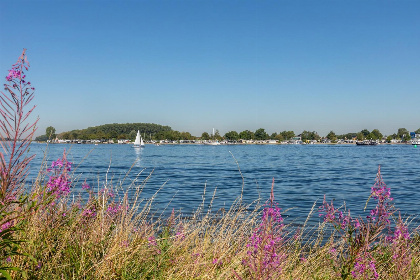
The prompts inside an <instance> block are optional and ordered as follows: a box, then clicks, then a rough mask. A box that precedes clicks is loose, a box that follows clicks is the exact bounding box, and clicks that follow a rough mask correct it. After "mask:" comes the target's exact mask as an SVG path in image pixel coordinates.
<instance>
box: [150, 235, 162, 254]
mask: <svg viewBox="0 0 420 280" xmlns="http://www.w3.org/2000/svg"><path fill="white" fill-rule="evenodd" d="M147 240H148V241H149V246H150V247H151V248H153V250H154V251H155V253H156V254H160V253H161V251H160V249H159V247H158V244H157V241H156V238H155V237H154V236H153V235H151V236H149V237H148V238H147Z"/></svg>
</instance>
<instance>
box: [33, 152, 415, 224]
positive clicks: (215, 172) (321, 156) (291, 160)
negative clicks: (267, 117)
mask: <svg viewBox="0 0 420 280" xmlns="http://www.w3.org/2000/svg"><path fill="white" fill-rule="evenodd" d="M46 149H47V146H46V145H45V144H33V145H32V148H31V153H35V154H37V156H36V158H35V160H34V161H33V162H32V163H31V176H32V177H31V178H33V176H35V174H36V173H37V171H38V170H39V167H40V163H41V160H42V158H43V152H44V151H45V150H46ZM64 149H66V150H67V151H70V152H69V156H68V159H69V160H70V161H72V162H74V163H75V165H78V164H79V163H80V162H81V161H82V159H83V158H84V157H85V156H86V155H87V154H88V153H89V152H90V154H89V155H88V157H87V158H86V159H85V160H84V161H83V162H82V163H81V164H80V166H79V167H78V169H77V170H76V172H75V175H76V176H77V178H78V181H77V182H76V183H75V189H76V191H79V190H80V188H81V183H82V182H83V181H84V180H85V179H86V180H87V181H88V182H89V183H90V184H91V185H93V186H94V188H95V190H96V189H99V188H102V187H103V186H104V184H105V178H107V179H108V183H110V181H111V180H112V183H113V185H114V186H116V185H118V184H120V182H121V181H122V179H123V178H124V177H125V175H126V173H127V171H128V170H129V169H130V166H132V165H133V163H134V166H133V168H132V170H131V172H130V173H129V175H128V176H127V179H125V181H124V183H123V189H124V188H125V189H126V188H127V187H128V186H129V185H130V183H131V182H132V181H133V180H134V179H135V177H136V175H137V174H138V173H139V172H140V171H142V170H144V169H145V170H144V171H143V173H142V174H141V175H140V176H139V179H138V183H140V182H141V181H142V180H143V179H145V178H146V177H147V175H148V174H149V173H150V172H151V171H152V170H153V174H152V176H151V178H150V179H149V181H148V182H147V184H146V186H145V189H144V191H143V193H142V196H143V197H144V198H150V197H151V196H152V195H153V194H154V193H155V192H156V191H157V190H158V189H159V188H160V187H162V185H164V184H165V182H166V184H165V185H164V186H163V188H162V189H161V190H160V192H159V194H158V195H157V197H156V199H155V202H154V206H155V208H156V209H158V210H159V209H163V208H165V207H167V206H168V203H169V202H170V205H169V207H168V209H172V208H175V209H177V210H178V209H180V210H182V212H183V213H185V214H189V213H191V212H192V211H194V210H195V209H196V208H197V207H198V206H199V205H200V203H201V201H202V197H203V191H204V187H205V186H206V195H205V197H206V200H207V201H209V200H210V199H211V197H212V195H213V191H214V190H215V188H217V192H216V198H215V201H214V203H213V209H219V208H222V207H225V208H228V207H229V206H230V205H231V203H232V202H233V201H234V200H235V199H236V198H238V197H239V196H240V194H241V188H242V177H241V173H240V172H239V170H238V166H237V164H236V162H235V160H234V159H233V157H232V154H233V155H234V157H235V158H236V160H237V161H238V163H239V167H240V170H241V172H242V175H243V177H244V181H245V185H244V200H245V202H247V203H251V202H253V201H254V200H256V199H258V198H259V197H261V200H262V202H264V201H266V200H267V199H268V198H269V194H270V188H271V182H272V178H273V177H274V179H275V187H274V192H275V198H276V201H277V202H278V203H279V205H280V206H281V208H282V209H284V210H285V209H289V208H293V209H291V210H289V211H288V212H287V214H288V215H286V216H288V217H287V221H289V222H302V220H304V219H305V218H306V216H307V215H308V213H309V211H310V209H311V207H312V205H313V204H314V202H316V201H317V206H319V205H320V204H321V203H322V199H323V196H324V194H326V196H327V199H328V200H331V199H335V203H334V204H335V205H336V206H339V205H342V204H343V202H344V201H345V202H346V206H347V208H349V209H351V211H352V213H353V215H363V216H366V213H363V208H364V206H365V203H366V199H367V198H368V196H369V194H370V187H371V186H372V185H373V183H374V180H375V176H376V172H377V169H378V165H381V173H382V176H383V179H384V181H385V183H386V184H387V185H388V187H391V193H392V196H393V197H394V201H395V204H396V206H397V207H398V208H400V209H401V211H402V213H403V214H410V215H414V216H416V215H419V214H420V207H419V202H420V148H415V147H414V146H411V145H383V146H372V147H368V146H367V147H360V146H359V147H358V146H353V145H342V146H339V145H335V146H329V145H305V146H301V145H281V146H280V145H244V146H243V145H229V146H203V145H164V146H152V145H146V147H145V148H144V149H141V150H139V149H134V148H132V147H131V146H130V145H98V146H94V145H68V144H56V145H50V146H49V147H48V156H47V157H48V159H49V163H51V161H52V160H56V159H57V158H58V157H60V156H61V155H62V153H63V150H64ZM230 152H231V153H232V154H231V153H230ZM108 168H109V171H108ZM106 174H107V176H106ZM130 193H132V191H130ZM318 219H319V218H318V215H317V213H315V215H314V218H313V219H312V220H313V221H315V222H316V221H317V220H318ZM417 221H418V220H416V222H415V224H417V223H418V222H417Z"/></svg>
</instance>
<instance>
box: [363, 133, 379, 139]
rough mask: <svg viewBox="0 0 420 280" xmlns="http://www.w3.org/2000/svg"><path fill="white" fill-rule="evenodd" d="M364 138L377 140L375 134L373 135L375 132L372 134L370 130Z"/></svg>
mask: <svg viewBox="0 0 420 280" xmlns="http://www.w3.org/2000/svg"><path fill="white" fill-rule="evenodd" d="M366 139H369V140H377V139H378V138H377V137H376V135H375V134H373V133H372V132H371V133H369V134H368V135H367V136H366Z"/></svg>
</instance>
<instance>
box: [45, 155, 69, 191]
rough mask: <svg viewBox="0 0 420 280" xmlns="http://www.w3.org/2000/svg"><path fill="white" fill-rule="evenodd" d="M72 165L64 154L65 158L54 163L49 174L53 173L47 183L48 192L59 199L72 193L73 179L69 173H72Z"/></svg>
mask: <svg viewBox="0 0 420 280" xmlns="http://www.w3.org/2000/svg"><path fill="white" fill-rule="evenodd" d="M71 166H72V163H71V162H68V161H67V160H66V154H65V152H64V153H63V158H59V159H57V160H56V161H53V162H52V164H51V168H48V169H47V172H51V173H52V174H51V175H49V180H48V183H47V187H48V190H49V191H50V192H51V193H53V194H54V195H55V196H56V197H57V198H59V197H60V196H62V195H66V194H69V193H70V188H71V179H70V175H69V172H70V171H71Z"/></svg>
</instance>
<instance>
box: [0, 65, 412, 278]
mask: <svg viewBox="0 0 420 280" xmlns="http://www.w3.org/2000/svg"><path fill="white" fill-rule="evenodd" d="M25 59H26V57H25V58H24V59H23V60H20V61H21V62H22V61H23V62H25V61H26V60H25ZM11 73H12V74H11V75H12V76H13V75H15V72H11ZM8 77H9V76H8ZM13 77H14V76H13ZM14 78H15V79H22V77H18V76H16V77H14ZM4 96H5V94H4ZM2 100H4V99H2ZM10 100H14V99H13V97H12V99H10ZM16 100H17V101H18V102H19V98H17V99H16ZM2 105H3V103H2ZM3 108H5V106H4V105H3ZM9 111H10V109H9ZM12 115H13V114H12ZM3 118H4V115H3ZM3 124H5V121H3ZM27 127H31V126H27ZM14 129H16V128H12V129H11V130H12V131H14ZM3 132H4V129H3ZM2 137H3V139H5V138H6V136H3V134H2ZM9 140H11V141H12V142H14V143H16V142H17V137H14V138H13V137H11V138H10V139H9ZM3 142H4V141H3ZM12 145H13V143H12ZM17 152H18V155H21V156H22V157H23V156H24V154H25V152H26V148H25V146H20V148H19V147H18V148H17ZM4 155H11V154H10V153H8V150H7V149H6V148H5V147H4V146H3V151H2V152H1V157H2V159H3V158H6V157H5V156H4ZM27 158H28V160H27V161H17V162H16V163H15V166H16V165H17V166H18V168H17V169H13V168H8V166H10V165H9V163H10V162H11V160H10V159H9V160H7V159H5V160H2V165H1V171H2V174H4V175H2V176H4V177H1V180H2V190H4V191H3V193H2V196H1V199H2V200H1V207H2V208H1V209H0V213H1V216H0V245H1V256H0V257H1V258H0V277H3V278H9V279H11V278H16V279H420V266H419V263H420V249H419V245H420V238H419V234H418V232H417V231H415V230H411V231H410V230H409V229H408V226H407V222H406V221H404V220H402V218H401V216H400V215H399V214H398V211H397V209H396V208H395V206H394V205H393V203H392V197H391V192H390V189H389V188H388V187H387V186H386V185H385V183H384V181H383V179H382V176H381V173H380V169H379V170H378V174H377V178H376V181H375V184H374V185H373V186H372V189H371V196H370V197H369V198H367V199H370V200H372V201H375V202H376V205H375V206H374V207H373V208H372V209H371V210H370V211H369V215H368V216H367V217H352V216H351V215H350V211H348V210H346V211H344V210H342V209H341V208H336V207H335V206H334V205H333V203H332V202H328V200H327V198H325V199H324V202H323V205H322V206H321V207H320V208H319V209H316V208H315V204H314V207H313V209H312V210H311V212H310V213H309V216H310V215H317V214H316V213H317V212H318V213H319V215H321V216H322V218H323V222H322V223H320V224H319V226H318V227H317V228H312V229H311V228H306V223H305V224H304V225H302V226H301V227H300V228H299V229H296V227H292V226H290V225H289V224H288V223H287V221H285V220H284V219H283V217H282V210H281V209H280V206H279V205H278V204H277V203H276V201H275V197H274V194H273V188H274V179H273V184H272V186H271V189H272V192H271V196H270V198H269V199H268V200H267V202H266V203H265V204H260V203H258V202H257V203H254V204H251V205H244V204H243V201H242V199H241V197H239V198H238V200H237V201H236V202H235V203H234V204H233V205H232V206H231V208H230V209H228V210H227V211H211V210H204V209H203V207H200V206H197V207H198V208H197V212H196V213H195V214H194V215H191V216H187V217H185V216H183V215H182V214H183V213H180V212H175V211H172V214H171V215H170V216H169V217H164V216H163V215H162V216H160V217H157V218H156V217H155V216H153V215H152V213H151V209H152V204H153V198H152V199H149V200H144V199H142V190H143V188H144V187H145V185H146V184H147V179H146V180H145V181H143V182H141V183H138V184H137V183H133V184H132V185H128V186H124V187H125V188H126V189H128V188H135V189H136V192H135V195H134V196H131V197H128V192H126V193H124V194H122V195H120V196H118V195H116V193H117V192H116V191H115V190H116V188H117V187H120V186H115V185H112V184H111V183H108V184H104V185H103V186H102V188H93V186H89V185H88V184H86V183H85V182H84V183H81V184H80V183H79V182H81V181H80V179H78V180H77V181H76V180H75V179H74V178H73V176H72V174H73V173H72V172H73V171H74V169H73V164H72V163H70V162H68V160H67V155H66V153H65V152H64V153H63V156H62V157H61V158H59V159H57V160H55V161H53V162H51V163H47V164H46V165H45V166H44V168H43V169H42V170H41V171H40V173H39V176H38V178H37V180H36V181H35V182H34V183H32V184H31V185H28V184H26V185H25V183H27V182H26V181H25V179H24V175H25V173H24V172H20V173H16V172H17V171H16V170H25V168H26V166H27V164H28V162H29V161H30V156H29V157H27ZM12 160H13V159H12ZM22 162H23V163H22ZM19 164H23V165H22V166H19ZM12 166H13V164H12ZM82 181H83V180H82ZM135 182H136V181H135ZM24 186H25V187H26V188H24ZM76 187H77V189H79V190H81V191H82V192H84V193H77V192H75V189H76ZM94 189H97V190H96V191H94ZM156 195H159V194H158V193H157V194H156ZM203 204H204V203H203ZM317 210H318V211H317Z"/></svg>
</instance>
